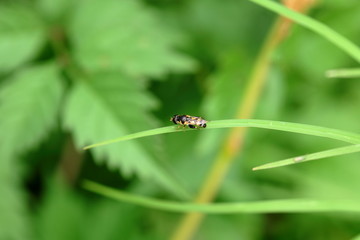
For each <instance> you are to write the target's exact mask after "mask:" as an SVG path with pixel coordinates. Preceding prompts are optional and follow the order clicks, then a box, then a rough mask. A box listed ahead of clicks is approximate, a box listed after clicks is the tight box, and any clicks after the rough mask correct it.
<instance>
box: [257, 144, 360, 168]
mask: <svg viewBox="0 0 360 240" xmlns="http://www.w3.org/2000/svg"><path fill="white" fill-rule="evenodd" d="M355 152H360V144H356V145H351V146H346V147H340V148H334V149H330V150H326V151H322V152H317V153H312V154H307V155H303V156H298V157H293V158H288V159H285V160H280V161H276V162H271V163H267V164H263V165H260V166H258V167H254V168H253V170H264V169H269V168H276V167H282V166H286V165H291V164H296V163H302V162H307V161H312V160H319V159H321V158H327V157H334V156H339V155H344V154H349V153H355Z"/></svg>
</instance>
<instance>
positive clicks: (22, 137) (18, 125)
mask: <svg viewBox="0 0 360 240" xmlns="http://www.w3.org/2000/svg"><path fill="white" fill-rule="evenodd" d="M63 90H64V87H63V83H62V82H61V79H60V76H59V73H58V69H57V67H56V66H55V65H54V64H45V65H38V66H32V67H28V68H27V69H24V70H22V71H19V72H17V73H16V74H15V75H14V76H13V77H12V78H10V79H8V81H7V82H5V83H4V86H3V88H2V89H1V92H0V101H1V102H2V104H1V105H0V115H1V116H5V117H3V118H2V121H1V123H0V129H1V132H2V136H3V138H2V139H1V144H0V149H1V153H2V154H5V156H16V155H17V154H18V153H21V152H24V151H26V150H28V149H29V148H33V147H35V146H36V145H37V144H39V142H40V141H41V140H42V139H43V138H44V137H45V134H46V133H48V132H49V130H50V129H51V128H52V127H54V124H55V123H56V117H57V113H58V110H59V107H60V100H61V96H62V93H63Z"/></svg>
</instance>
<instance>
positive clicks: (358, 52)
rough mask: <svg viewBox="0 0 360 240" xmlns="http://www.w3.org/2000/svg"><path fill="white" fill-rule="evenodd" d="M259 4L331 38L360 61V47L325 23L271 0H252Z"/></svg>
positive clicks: (330, 39) (328, 38)
mask: <svg viewBox="0 0 360 240" xmlns="http://www.w3.org/2000/svg"><path fill="white" fill-rule="evenodd" d="M250 1H252V2H254V3H256V4H258V5H261V6H262V7H264V8H267V9H269V10H271V11H273V12H276V13H278V14H280V15H282V16H285V17H287V18H290V19H291V20H293V21H294V22H296V23H298V24H300V25H302V26H304V27H306V28H308V29H310V30H312V31H314V32H316V33H318V34H319V35H320V36H322V37H324V38H325V39H327V40H329V41H330V42H332V43H333V44H335V45H336V46H337V47H339V48H340V49H342V50H343V51H345V52H346V53H347V54H348V55H349V56H351V57H353V58H354V59H355V60H356V61H358V62H359V63H360V48H359V47H358V46H356V45H355V44H354V43H352V42H351V41H349V40H348V39H347V38H345V37H344V36H342V35H340V34H339V33H337V32H335V31H334V30H332V29H331V28H329V27H328V26H326V25H325V24H323V23H321V22H318V21H316V20H314V19H312V18H310V17H308V16H305V15H303V14H301V13H298V12H295V11H293V10H290V9H289V8H287V7H285V6H283V5H281V4H279V3H276V2H274V1H269V0H250Z"/></svg>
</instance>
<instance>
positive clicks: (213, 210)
mask: <svg viewBox="0 0 360 240" xmlns="http://www.w3.org/2000/svg"><path fill="white" fill-rule="evenodd" d="M83 186H84V188H86V189H87V190H90V191H92V192H95V193H98V194H100V195H103V196H106V197H109V198H112V199H115V200H117V201H122V202H128V203H132V204H137V205H140V206H144V207H149V208H154V209H159V210H163V211H171V212H202V213H209V214H238V213H289V212H335V211H351V212H359V213H360V201H359V200H358V199H354V200H352V199H336V200H316V199H282V200H266V201H253V202H240V203H215V204H194V203H181V202H175V201H164V200H157V199H152V198H147V197H141V196H137V195H133V194H129V193H126V192H123V191H120V190H115V189H112V188H109V187H106V186H103V185H100V184H98V183H95V182H91V181H85V182H84V183H83Z"/></svg>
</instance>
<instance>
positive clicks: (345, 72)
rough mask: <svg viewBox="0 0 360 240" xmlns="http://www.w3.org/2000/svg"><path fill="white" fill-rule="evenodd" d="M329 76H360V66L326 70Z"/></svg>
mask: <svg viewBox="0 0 360 240" xmlns="http://www.w3.org/2000/svg"><path fill="white" fill-rule="evenodd" d="M325 75H326V77H328V78H360V68H354V69H332V70H329V71H326V73H325Z"/></svg>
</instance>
